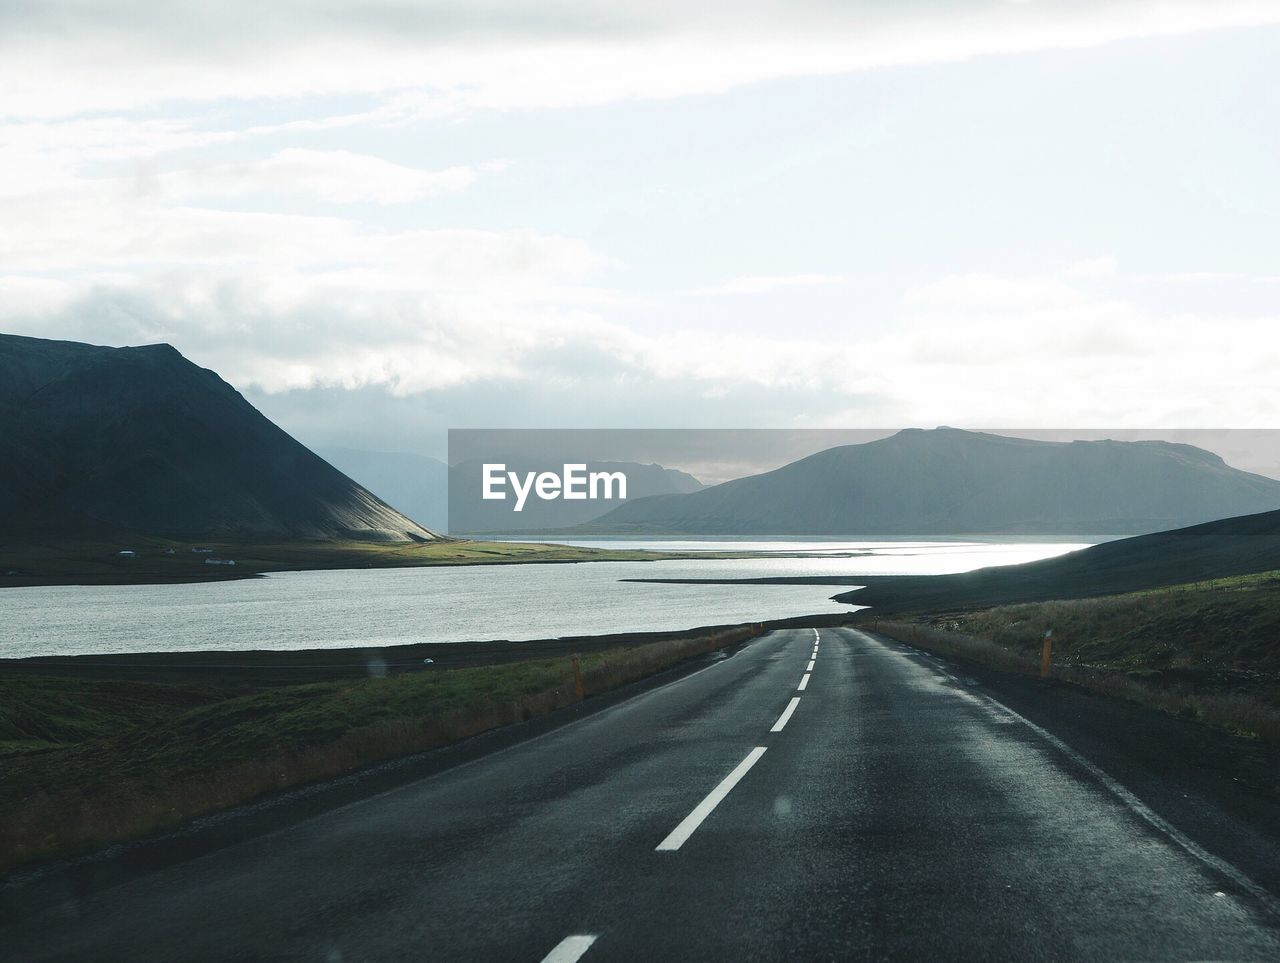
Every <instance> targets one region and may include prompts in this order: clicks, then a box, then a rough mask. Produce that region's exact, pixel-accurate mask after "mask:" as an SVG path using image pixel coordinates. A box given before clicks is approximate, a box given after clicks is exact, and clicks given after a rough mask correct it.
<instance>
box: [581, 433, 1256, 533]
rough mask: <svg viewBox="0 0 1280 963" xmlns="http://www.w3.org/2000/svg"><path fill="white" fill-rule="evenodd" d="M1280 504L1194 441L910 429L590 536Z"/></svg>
mask: <svg viewBox="0 0 1280 963" xmlns="http://www.w3.org/2000/svg"><path fill="white" fill-rule="evenodd" d="M1270 509H1280V480H1276V479H1272V478H1267V477H1265V476H1262V475H1254V474H1251V473H1248V472H1244V471H1240V470H1239V469H1235V468H1232V467H1231V466H1229V465H1227V463H1226V462H1225V461H1224V460H1223V459H1222V458H1221V457H1219V456H1218V455H1216V454H1213V453H1212V452H1207V451H1204V450H1203V449H1199V448H1195V447H1194V446H1191V445H1185V444H1181V443H1174V442H1165V441H1160V440H1155V439H1153V440H1150V441H1114V440H1098V441H1070V442H1048V441H1034V440H1031V439H1025V438H1016V437H1012V436H1006V435H993V434H987V433H982V432H971V431H964V430H961V429H956V428H937V429H905V430H904V431H901V432H898V433H897V434H895V435H891V436H889V437H887V438H881V439H877V440H876V441H872V442H867V443H865V444H861V445H842V446H838V447H835V448H829V449H825V450H824V451H820V452H816V453H814V454H812V455H808V456H806V457H804V458H801V459H798V460H796V461H794V462H791V463H789V464H787V465H784V466H782V467H780V468H777V469H774V470H773V471H770V472H765V473H762V474H759V475H752V476H748V477H746V478H740V479H735V480H733V481H729V482H724V483H722V484H720V485H717V486H714V487H711V488H707V489H704V490H703V491H700V492H696V493H693V494H689V495H663V496H656V497H651V498H646V499H637V500H635V501H631V502H628V503H627V504H625V505H621V506H619V507H617V508H615V509H614V510H613V511H611V512H609V513H608V514H606V515H604V516H602V517H601V518H598V519H596V520H594V521H593V522H591V523H590V524H588V525H586V526H583V527H582V528H581V529H580V532H581V533H582V534H606V533H608V534H618V535H622V534H632V535H640V534H649V535H658V534H664V535H669V534H679V535H717V536H744V535H783V536H785V535H795V536H802V535H824V536H871V535H920V534H933V535H960V534H1021V535H1033V534H1042V535H1064V534H1089V535H1132V534H1141V533H1143V532H1150V531H1161V530H1166V529H1172V528H1180V527H1185V526H1187V525H1193V524H1197V523H1199V522H1203V521H1210V520H1212V519H1214V518H1222V517H1229V516H1233V515H1245V514H1252V513H1255V512H1259V511H1266V510H1270Z"/></svg>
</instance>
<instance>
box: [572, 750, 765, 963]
mask: <svg viewBox="0 0 1280 963" xmlns="http://www.w3.org/2000/svg"><path fill="white" fill-rule="evenodd" d="M764 751H765V747H764V746H756V747H755V748H754V749H752V750H751V751H750V752H749V753H747V758H745V759H743V760H742V762H740V763H738V765H737V766H736V767H735V768H734V770H733V772H731V773H729V775H727V776H725V777H724V779H722V780H721V781H720V785H718V786H716V788H715V789H713V790H711V792H710V794H709V795H708V796H707V798H706V799H704V800H702V802H700V803H698V805H697V806H695V807H694V810H693V812H691V813H689V815H687V816H685V817H684V819H682V820H681V821H680V825H679V826H677V827H676V828H675V829H673V830H671V834H670V835H669V836H667V838H666V839H664V840H663V841H662V842H660V843H658V852H660V853H670V852H675V851H676V850H677V849H679V848H680V847H681V846H683V845H684V844H685V841H686V840H687V839H688V838H689V837H690V836H692V835H693V834H694V831H695V830H696V829H697V828H698V827H699V826H701V825H702V821H703V820H704V819H706V818H707V817H708V816H710V815H711V811H712V810H713V809H715V808H716V807H717V806H718V805H720V801H721V800H722V799H724V797H725V796H727V795H729V792H730V790H732V789H733V787H734V786H736V785H737V784H738V780H740V779H741V778H742V777H743V776H745V775H746V774H747V771H748V770H749V769H750V768H751V767H752V766H754V765H755V764H756V763H757V762H759V760H760V757H761V756H763V755H764ZM574 959H577V957H574Z"/></svg>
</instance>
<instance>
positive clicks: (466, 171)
mask: <svg viewBox="0 0 1280 963" xmlns="http://www.w3.org/2000/svg"><path fill="white" fill-rule="evenodd" d="M475 179H476V171H475V169H474V168H471V167H466V166H458V167H450V168H447V169H445V170H440V171H424V170H417V169H415V168H412V167H404V166H402V165H400V164H393V163H391V162H390V161H386V160H383V159H381V158H378V157H371V156H369V155H367V154H357V153H353V152H351V151H346V150H304V149H302V148H288V149H286V150H281V151H277V152H276V153H274V154H272V155H271V156H270V157H267V158H265V159H263V160H259V161H254V162H250V163H243V164H220V165H216V166H212V167H205V168H197V169H193V170H178V171H168V172H165V173H159V174H148V173H145V172H140V173H139V175H138V176H137V177H135V178H134V179H133V183H134V187H135V189H136V190H138V191H139V192H142V193H147V192H152V191H155V192H157V193H159V194H161V195H163V196H165V197H167V198H175V197H176V198H211V197H238V196H243V195H247V194H263V195H269V196H270V195H289V194H301V195H304V196H309V197H312V198H314V199H316V200H319V201H323V202H328V203H332V204H352V203H357V202H360V201H369V202H372V203H375V204H399V203H404V202H406V201H418V200H423V199H425V198H428V197H434V196H436V195H438V194H445V193H453V192H456V191H461V190H465V189H466V188H468V187H470V186H471V185H472V184H473V183H474V182H475Z"/></svg>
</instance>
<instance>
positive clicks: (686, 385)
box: [0, 237, 1280, 427]
mask: <svg viewBox="0 0 1280 963" xmlns="http://www.w3.org/2000/svg"><path fill="white" fill-rule="evenodd" d="M527 243H531V239H526V240H525V241H516V242H515V243H514V248H515V249H519V248H521V247H522V246H524V245H525V244H527ZM532 243H535V246H536V242H532ZM555 247H556V245H555V243H554V242H553V243H552V244H551V248H552V253H551V255H550V262H549V263H556V260H557V258H558V257H559V255H558V254H556V253H555V250H554V249H555ZM478 249H479V250H480V251H481V252H482V253H481V256H480V257H478V258H477V260H476V264H477V265H481V266H480V267H476V266H473V267H472V269H471V270H470V272H469V273H468V279H469V280H468V281H467V283H455V284H454V285H452V286H450V287H440V288H436V287H435V286H434V285H430V284H425V285H424V286H423V287H422V288H421V289H419V290H415V291H407V290H392V289H381V290H379V289H376V288H373V289H371V288H369V287H367V286H366V285H365V284H363V283H345V280H344V279H343V278H341V277H336V276H335V277H329V278H327V279H326V281H325V283H323V284H321V285H316V284H312V283H311V282H310V281H307V280H305V279H304V280H303V281H299V280H298V279H296V278H290V277H284V278H272V277H263V276H253V275H249V276H230V275H225V274H217V273H214V272H210V271H207V270H200V269H181V270H175V271H173V272H171V273H169V274H166V275H162V276H156V277H153V278H151V279H150V280H148V281H147V282H145V283H139V282H136V281H126V280H119V279H116V280H112V279H103V280H101V281H99V282H97V283H93V284H89V283H84V282H77V283H66V284H63V285H62V286H61V287H59V286H57V285H55V284H54V283H53V282H46V283H44V284H33V283H32V282H30V281H29V280H25V279H17V280H16V281H15V280H14V279H6V278H0V312H3V313H4V315H5V316H6V317H9V318H11V319H14V324H13V325H12V327H13V329H15V330H18V331H19V332H20V333H27V334H34V335H39V336H46V337H72V338H81V337H85V338H86V339H87V340H96V341H106V342H108V343H141V342H149V341H157V340H167V341H171V342H173V343H175V344H176V345H177V346H178V347H179V348H180V349H182V350H183V351H184V352H186V353H187V354H188V355H189V356H190V357H192V358H193V359H194V360H196V361H198V362H199V363H201V364H205V365H208V366H211V367H213V368H215V370H218V371H219V372H220V373H222V374H223V375H224V376H225V377H227V378H228V379H229V380H231V381H232V382H233V383H235V384H237V385H240V386H243V387H250V386H256V387H259V388H264V389H266V390H268V391H273V392H279V391H285V390H289V389H295V388H307V387H323V386H337V387H342V388H360V387H370V386H372V387H381V388H383V389H386V390H388V391H390V392H391V393H393V394H395V395H398V396H412V395H417V394H421V393H429V394H431V396H432V397H439V395H440V392H443V391H449V390H460V389H462V388H464V387H466V386H475V387H476V389H477V390H484V391H486V392H488V393H489V394H494V396H495V397H500V396H503V395H504V393H505V392H507V391H512V390H516V389H513V388H512V387H511V386H514V385H523V386H526V387H525V388H521V389H519V392H520V394H521V396H522V397H525V396H530V397H533V398H535V399H540V400H538V401H537V402H536V403H537V404H542V405H546V406H548V407H546V408H545V409H543V410H545V411H551V410H553V409H554V410H561V409H562V411H561V413H562V417H561V418H560V420H559V421H558V423H564V424H568V423H574V419H579V418H582V417H586V415H587V409H586V408H583V407H582V403H583V400H584V399H587V398H590V399H600V398H605V397H613V396H614V395H617V394H618V393H621V395H622V396H626V395H628V394H630V395H632V396H633V397H637V398H646V399H650V400H651V401H652V403H653V405H654V406H655V407H654V408H653V409H652V410H653V411H657V410H663V409H662V408H661V404H662V403H661V401H660V399H661V398H662V397H664V396H665V397H667V398H668V399H672V398H683V399H686V403H688V404H689V405H693V406H695V407H696V406H697V404H698V402H697V399H699V398H701V399H703V401H704V402H705V404H706V406H707V407H706V409H705V410H709V411H711V410H719V407H720V406H722V405H723V404H728V403H729V402H730V401H731V402H732V407H733V411H734V412H735V416H736V418H737V421H738V423H739V424H742V423H746V424H779V423H787V424H793V425H823V424H826V425H838V424H843V425H846V426H856V425H859V424H861V425H870V424H877V425H884V424H935V423H952V424H962V425H978V424H987V425H991V424H1000V425H1005V426H1009V427H1032V426H1057V427H1061V426H1064V425H1074V426H1079V427H1090V426H1104V427H1106V426H1115V427H1124V426H1131V427H1150V426H1155V427H1159V426H1181V427H1223V426H1231V427H1264V426H1268V425H1273V424H1274V423H1275V421H1276V420H1277V418H1280V394H1278V393H1277V392H1276V390H1275V388H1274V372H1275V370H1276V369H1277V367H1278V366H1280V346H1273V345H1274V344H1275V343H1274V339H1272V338H1270V333H1271V332H1272V331H1273V330H1274V327H1275V325H1276V323H1277V320H1280V319H1274V318H1267V319H1242V318H1234V317H1230V316H1212V317H1210V316H1195V315H1190V314H1179V315H1162V314H1157V313H1151V312H1147V311H1144V310H1142V309H1141V308H1139V307H1137V306H1136V305H1134V304H1131V303H1127V302H1123V301H1119V300H1116V299H1112V298H1099V297H1095V296H1093V295H1090V294H1089V293H1087V292H1085V291H1081V290H1077V289H1074V288H1071V287H1070V286H1068V285H1065V284H1064V283H1063V282H1061V281H1059V280H1057V279H1054V278H1026V277H1006V278H1002V277H999V276H994V275H983V276H970V277H958V278H945V279H940V280H939V281H938V282H936V283H935V284H932V285H929V286H927V287H926V288H924V289H922V290H920V291H918V292H916V293H915V294H913V295H911V296H910V297H908V298H906V299H905V307H904V311H905V314H904V317H903V318H902V319H901V322H900V323H899V324H898V325H897V326H896V327H895V328H894V329H892V330H891V331H889V332H887V333H884V334H880V335H866V336H858V335H857V334H856V333H855V334H851V335H850V337H849V338H848V339H847V340H845V341H844V342H843V343H831V342H830V341H829V340H826V339H817V338H813V337H806V336H805V335H803V334H796V335H794V336H752V335H745V334H727V335H725V334H719V335H717V334H712V333H710V332H699V331H676V332H665V333H645V332H639V331H635V330H632V329H629V328H627V327H624V326H622V325H619V324H615V323H612V322H610V321H609V319H608V315H607V311H602V310H601V305H600V299H598V298H597V297H596V296H595V293H594V291H593V289H591V288H588V287H586V286H585V282H589V281H590V280H591V275H590V270H589V269H588V270H587V272H586V274H585V275H584V274H583V269H584V265H583V264H580V263H578V264H575V263H569V262H561V263H560V266H559V268H557V269H556V270H554V271H550V270H547V271H543V272H540V273H541V274H542V275H543V276H542V279H541V280H542V284H541V286H526V285H522V283H521V282H520V277H521V262H522V260H523V257H522V256H521V255H519V254H515V255H513V254H512V251H513V248H512V246H511V243H510V239H506V238H501V237H495V238H486V239H480V244H479V248H478ZM486 250H487V251H488V253H487V254H486V253H484V252H485V251H486ZM513 278H514V279H515V283H514V284H511V283H508V282H509V281H511V280H512V279H513ZM555 283H559V284H560V285H561V287H559V288H558V289H557V288H555V286H554V284H555ZM604 300H606V301H607V298H605V299H604ZM485 386H488V387H487V388H485ZM495 393H496V394H495ZM531 393H532V394H531ZM556 398H559V399H561V401H559V402H556V401H554V399H556ZM573 398H577V399H578V405H577V407H575V406H574V405H573V404H572V401H571V399H573ZM548 399H552V400H548ZM593 403H594V402H593ZM557 405H558V406H559V407H558V408H557V407H556V406H557ZM699 410H701V409H699ZM574 412H577V413H576V414H575V413H574ZM537 416H538V414H537V410H536V409H530V410H526V411H523V412H522V413H521V417H522V418H523V419H528V418H534V419H536V418H537ZM632 417H634V418H635V419H636V423H639V424H646V423H649V422H648V421H647V419H649V418H650V417H652V415H651V413H650V409H647V408H645V407H644V406H642V405H637V406H636V407H635V408H634V409H633V415H632ZM565 418H568V419H570V420H569V421H567V422H566V421H565V420H564V419H565Z"/></svg>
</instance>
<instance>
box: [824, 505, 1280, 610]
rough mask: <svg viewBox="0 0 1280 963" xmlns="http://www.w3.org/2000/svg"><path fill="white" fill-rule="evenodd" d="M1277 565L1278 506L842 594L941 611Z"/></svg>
mask: <svg viewBox="0 0 1280 963" xmlns="http://www.w3.org/2000/svg"><path fill="white" fill-rule="evenodd" d="M1276 570H1280V511H1276V512H1262V513H1259V514H1256V515H1246V516H1243V517H1240V518H1224V519H1219V520H1218V521H1213V522H1206V523H1204V524H1202V525H1195V526H1192V527H1190V528H1181V529H1177V530H1175V531H1169V532H1156V533H1154V534H1151V535H1139V536H1136V537H1134V538H1125V539H1119V540H1117V541H1114V542H1104V543H1102V544H1101V545H1094V546H1092V547H1090V548H1086V549H1081V550H1080V551H1077V552H1071V553H1069V554H1067V555H1059V556H1057V557H1056V558H1048V559H1044V560H1042V561H1039V562H1027V563H1025V564H1022V565H1004V566H999V567H996V568H984V569H979V570H977V571H975V572H964V573H962V574H959V575H914V576H893V577H889V576H882V577H871V578H866V579H858V581H859V582H865V586H866V587H865V588H861V589H858V590H856V591H852V592H845V593H842V594H840V595H837V596H836V598H837V599H839V600H840V601H842V602H848V603H849V604H851V605H868V606H871V607H872V608H871V612H870V613H869V614H871V615H884V614H890V613H896V612H907V611H910V612H938V611H948V610H956V609H973V608H986V607H989V606H992V605H1004V604H1007V603H1016V602H1039V601H1045V600H1049V599H1072V598H1088V597H1091V596H1094V595H1111V594H1116V593H1122V592H1137V591H1142V590H1144V589H1150V588H1158V587H1160V586H1166V585H1181V584H1184V583H1186V582H1197V581H1205V580H1208V579H1216V578H1228V577H1230V576H1233V575H1250V574H1253V573H1256V572H1270V571H1276Z"/></svg>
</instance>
